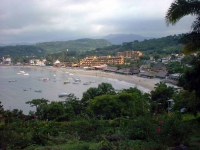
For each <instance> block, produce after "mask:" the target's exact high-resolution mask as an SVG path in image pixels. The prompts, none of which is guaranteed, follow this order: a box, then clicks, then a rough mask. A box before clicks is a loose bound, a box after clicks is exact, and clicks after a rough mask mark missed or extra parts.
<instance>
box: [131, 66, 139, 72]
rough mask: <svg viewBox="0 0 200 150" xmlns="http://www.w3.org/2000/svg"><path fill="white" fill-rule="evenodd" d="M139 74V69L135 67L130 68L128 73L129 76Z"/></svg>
mask: <svg viewBox="0 0 200 150" xmlns="http://www.w3.org/2000/svg"><path fill="white" fill-rule="evenodd" d="M139 72H140V70H139V68H138V67H137V66H136V65H133V66H132V67H131V68H130V73H131V74H138V73H139Z"/></svg>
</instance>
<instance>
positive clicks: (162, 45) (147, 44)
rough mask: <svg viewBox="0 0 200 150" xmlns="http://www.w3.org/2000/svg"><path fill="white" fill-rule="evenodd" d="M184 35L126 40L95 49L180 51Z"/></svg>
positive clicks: (103, 51) (104, 52) (101, 50)
mask: <svg viewBox="0 0 200 150" xmlns="http://www.w3.org/2000/svg"><path fill="white" fill-rule="evenodd" d="M181 37H182V35H181V34H180V35H174V36H167V37H162V38H157V39H149V40H144V41H141V42H137V41H135V42H124V43H123V44H122V45H112V46H108V47H106V48H97V49H96V50H95V51H96V53H97V52H98V53H99V54H113V55H114V54H115V53H116V52H120V51H121V52H123V51H129V50H134V51H143V52H144V51H146V52H147V51H148V52H150V51H151V52H152V53H153V52H157V53H159V54H160V53H166V54H169V53H179V52H180V51H181V50H182V48H183V45H182V44H181V43H180V42H179V39H180V38H181Z"/></svg>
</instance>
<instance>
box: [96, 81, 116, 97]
mask: <svg viewBox="0 0 200 150" xmlns="http://www.w3.org/2000/svg"><path fill="white" fill-rule="evenodd" d="M98 90H99V94H100V95H102V94H115V89H114V88H113V87H112V84H110V83H101V84H99V85H98Z"/></svg>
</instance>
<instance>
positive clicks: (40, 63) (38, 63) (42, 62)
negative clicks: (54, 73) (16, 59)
mask: <svg viewBox="0 0 200 150" xmlns="http://www.w3.org/2000/svg"><path fill="white" fill-rule="evenodd" d="M45 62H46V59H31V60H30V61H29V63H30V65H34V66H45Z"/></svg>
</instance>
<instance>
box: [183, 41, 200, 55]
mask: <svg viewBox="0 0 200 150" xmlns="http://www.w3.org/2000/svg"><path fill="white" fill-rule="evenodd" d="M199 51H200V42H194V43H189V44H186V45H185V46H184V47H183V50H182V53H183V54H191V53H194V52H199Z"/></svg>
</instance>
